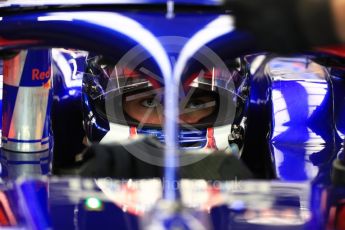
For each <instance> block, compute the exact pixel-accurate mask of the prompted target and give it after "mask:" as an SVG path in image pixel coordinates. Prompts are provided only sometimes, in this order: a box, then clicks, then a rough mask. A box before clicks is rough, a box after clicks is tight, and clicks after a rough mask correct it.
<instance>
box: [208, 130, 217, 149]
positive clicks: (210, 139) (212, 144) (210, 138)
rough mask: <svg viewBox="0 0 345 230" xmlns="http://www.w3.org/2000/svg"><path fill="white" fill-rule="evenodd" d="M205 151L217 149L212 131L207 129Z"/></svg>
mask: <svg viewBox="0 0 345 230" xmlns="http://www.w3.org/2000/svg"><path fill="white" fill-rule="evenodd" d="M206 148H207V149H217V146H216V140H215V139H214V129H213V128H207V145H206Z"/></svg>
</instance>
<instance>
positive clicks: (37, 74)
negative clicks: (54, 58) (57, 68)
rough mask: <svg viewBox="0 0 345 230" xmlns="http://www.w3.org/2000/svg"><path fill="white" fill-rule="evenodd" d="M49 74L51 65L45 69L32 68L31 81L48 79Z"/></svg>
mask: <svg viewBox="0 0 345 230" xmlns="http://www.w3.org/2000/svg"><path fill="white" fill-rule="evenodd" d="M50 75H51V67H49V68H48V70H47V71H41V70H40V69H38V68H35V69H32V74H31V79H32V80H33V81H37V80H44V79H49V78H50Z"/></svg>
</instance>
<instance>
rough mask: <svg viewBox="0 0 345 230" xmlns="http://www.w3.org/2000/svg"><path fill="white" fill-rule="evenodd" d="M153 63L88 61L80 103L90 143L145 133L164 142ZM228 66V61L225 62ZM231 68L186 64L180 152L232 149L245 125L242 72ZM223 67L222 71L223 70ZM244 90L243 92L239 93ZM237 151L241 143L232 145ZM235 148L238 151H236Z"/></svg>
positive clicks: (161, 98)
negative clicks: (239, 129)
mask: <svg viewBox="0 0 345 230" xmlns="http://www.w3.org/2000/svg"><path fill="white" fill-rule="evenodd" d="M153 63H154V61H153V60H150V59H149V60H146V61H145V62H143V63H141V65H138V66H135V67H131V66H126V65H123V64H122V65H121V64H119V63H118V62H117V60H114V59H109V58H106V57H103V56H99V55H90V56H89V57H88V58H87V66H88V67H87V70H86V73H85V74H84V77H83V88H82V100H83V110H84V127H85V131H86V135H87V140H88V142H89V143H93V142H101V143H107V142H118V143H121V144H122V143H125V142H126V141H127V140H131V139H133V138H137V137H140V136H143V135H149V136H154V137H155V138H157V139H158V140H159V142H160V143H162V144H164V132H163V130H164V127H163V123H164V117H165V116H164V87H171V86H166V85H164V80H163V77H162V76H161V74H159V70H158V68H156V67H155V65H154V64H153ZM225 63H227V62H225ZM234 63H237V64H238V63H240V59H236V60H231V66H232V67H229V68H228V67H227V66H229V65H227V64H226V65H222V67H218V66H208V67H205V66H203V65H201V64H200V63H199V62H198V61H194V62H192V61H190V62H189V64H188V66H187V67H186V68H185V71H184V72H183V74H182V76H181V84H180V87H179V94H180V96H179V97H180V98H179V109H180V116H179V121H178V124H179V135H178V137H177V140H178V142H179V146H180V147H181V148H182V149H184V150H193V151H202V152H211V151H214V150H220V151H227V152H229V151H234V148H233V147H231V145H230V144H231V143H230V142H231V141H233V142H234V143H235V142H236V143H237V144H238V142H239V141H238V140H236V138H238V139H240V138H242V136H241V135H239V134H243V133H242V131H243V130H241V131H240V132H237V131H238V130H234V129H233V128H234V125H233V124H235V126H236V127H237V128H238V127H241V126H240V124H241V122H242V123H243V108H244V107H245V97H246V93H247V90H248V87H247V85H246V83H247V81H246V78H245V76H244V75H245V73H244V72H242V70H240V69H239V66H240V65H239V66H237V67H235V66H234ZM224 66H225V68H224ZM243 90H244V91H243ZM236 147H237V153H238V149H239V148H240V144H239V145H237V146H236ZM235 149H236V148H235Z"/></svg>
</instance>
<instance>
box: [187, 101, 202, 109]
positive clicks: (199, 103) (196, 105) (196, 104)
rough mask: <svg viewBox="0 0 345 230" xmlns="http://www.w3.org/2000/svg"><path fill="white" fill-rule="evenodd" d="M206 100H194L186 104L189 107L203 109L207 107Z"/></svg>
mask: <svg viewBox="0 0 345 230" xmlns="http://www.w3.org/2000/svg"><path fill="white" fill-rule="evenodd" d="M205 104H206V102H205V101H202V100H192V101H191V102H189V103H188V104H187V106H186V108H187V109H203V108H205V106H206V105H205Z"/></svg>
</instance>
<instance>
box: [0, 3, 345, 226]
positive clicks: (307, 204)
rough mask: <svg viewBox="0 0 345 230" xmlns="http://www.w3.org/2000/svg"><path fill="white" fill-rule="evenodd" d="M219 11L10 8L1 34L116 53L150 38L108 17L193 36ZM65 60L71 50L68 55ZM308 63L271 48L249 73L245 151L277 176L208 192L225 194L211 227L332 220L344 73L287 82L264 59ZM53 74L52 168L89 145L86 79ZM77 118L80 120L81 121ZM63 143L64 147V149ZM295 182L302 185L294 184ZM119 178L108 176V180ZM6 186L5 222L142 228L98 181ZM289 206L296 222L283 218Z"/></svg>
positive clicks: (255, 167)
mask: <svg viewBox="0 0 345 230" xmlns="http://www.w3.org/2000/svg"><path fill="white" fill-rule="evenodd" d="M159 2H162V1H159ZM178 2H179V1H176V3H178ZM203 2H204V3H205V4H206V5H209V4H211V5H213V4H215V1H203ZM156 3H157V2H156ZM194 3H196V1H193V4H194ZM217 4H218V3H217ZM0 16H1V15H0ZM218 16H219V14H215V13H209V12H207V13H203V14H198V13H176V14H175V15H174V17H173V18H167V17H166V14H165V13H158V12H150V11H147V12H145V13H143V12H141V13H137V12H131V11H123V10H122V11H117V12H116V11H114V10H109V9H107V8H104V9H99V8H98V9H97V10H90V9H87V10H82V8H81V9H80V10H76V9H72V10H61V9H59V10H56V9H55V10H54V11H52V12H49V10H48V9H47V10H40V11H33V12H30V11H24V12H22V13H13V12H12V13H11V12H10V11H8V13H7V14H6V15H3V16H2V20H1V21H0V37H1V38H2V39H4V40H9V41H14V42H12V43H7V44H6V43H5V42H3V43H1V40H0V44H1V46H2V47H3V48H5V49H14V48H17V49H18V48H35V47H71V48H76V49H81V50H88V51H92V52H96V53H102V54H104V55H109V56H111V55H112V54H113V53H114V52H117V53H125V52H126V51H127V50H128V48H129V47H133V46H134V45H136V44H138V43H140V42H145V41H144V40H145V37H144V36H141V37H134V38H133V37H129V36H128V34H126V33H127V32H119V30H116V29H115V28H114V27H113V26H112V22H114V23H115V24H121V23H120V22H117V21H116V20H123V19H126V20H127V19H128V20H130V21H131V22H135V23H137V24H135V25H137V26H138V27H133V28H130V27H127V28H126V30H127V31H131V30H138V29H139V30H142V29H143V30H142V31H149V32H150V33H151V34H152V35H153V36H154V37H161V36H182V37H186V38H190V37H191V36H192V35H193V34H195V33H196V32H198V31H200V30H201V29H202V28H204V26H205V25H207V24H208V23H209V22H211V21H212V20H214V19H216V18H217V17H218ZM101 19H102V20H101ZM133 25H134V24H133ZM71 38H73V39H71ZM117 42H121V44H123V46H122V48H123V50H121V49H119V46H118V44H117ZM207 45H208V46H209V47H211V48H212V49H219V48H220V47H221V48H223V49H220V50H221V51H223V52H224V53H222V52H220V53H219V55H220V56H224V55H225V56H226V57H227V58H234V57H238V56H242V55H246V54H250V53H254V52H256V51H257V50H256V49H255V44H254V41H253V39H252V37H251V36H250V35H248V34H246V33H243V32H240V31H236V30H234V31H232V32H231V33H228V34H225V35H223V36H222V37H221V39H215V40H213V41H212V42H210V43H209V44H207ZM147 47H149V46H147ZM147 47H145V48H147ZM146 51H147V52H152V50H151V51H150V50H146ZM258 56H260V55H252V56H248V57H247V59H246V60H247V61H246V65H247V67H248V68H251V67H252V66H254V63H255V59H256V58H257V57H258ZM69 58H70V57H66V59H67V60H68V59H69ZM308 60H309V57H307V56H306V55H300V56H297V57H295V58H285V59H284V58H283V59H279V58H274V57H269V56H268V55H267V56H265V58H264V59H263V62H262V63H261V64H260V65H259V66H258V68H256V69H255V70H253V71H250V73H249V76H248V77H249V79H250V95H249V102H248V105H247V108H248V115H247V119H248V127H247V132H246V140H245V144H244V149H243V152H242V157H241V158H242V160H243V161H244V162H245V163H246V164H247V166H248V167H249V169H251V171H252V172H253V173H254V175H256V177H257V178H259V179H278V180H280V181H273V182H271V181H266V182H258V181H254V182H250V181H249V182H240V185H238V184H236V186H239V187H236V186H235V187H236V188H237V190H236V189H234V187H231V186H230V187H227V188H226V186H227V185H229V183H231V182H228V184H227V182H224V184H222V185H221V186H220V187H219V186H218V187H217V186H216V188H215V189H213V190H212V189H211V190H212V191H213V192H215V193H217V192H218V193H219V194H223V197H225V198H224V199H223V200H222V202H221V203H216V204H212V205H210V206H209V209H208V211H209V214H210V215H209V218H210V220H209V222H210V224H211V225H212V226H214V228H215V229H243V228H252V229H275V228H276V227H277V226H279V227H280V228H281V229H323V228H325V226H326V225H327V222H328V220H329V215H328V213H329V210H331V209H332V208H334V207H336V208H337V207H338V206H337V205H338V203H339V201H340V200H342V198H343V197H345V196H344V194H345V192H344V191H343V190H342V189H340V188H335V187H331V185H330V168H331V162H332V160H333V159H334V158H336V156H337V153H338V152H339V151H340V148H341V140H342V139H343V138H344V133H345V124H344V122H343V119H341V118H342V117H343V114H344V111H345V110H344V108H345V107H344V106H345V105H344V103H343V98H344V97H345V94H344V90H342V89H343V88H344V86H345V80H344V79H343V78H342V76H343V73H339V72H332V70H331V69H326V70H325V72H324V75H323V76H324V78H318V77H315V76H314V73H309V74H310V75H308V74H300V75H298V76H295V77H293V78H284V79H283V78H281V77H279V74H278V75H277V74H276V73H274V71H271V72H267V66H270V67H272V69H275V70H276V71H279V70H280V71H281V70H284V68H285V70H286V69H289V70H291V69H293V67H294V66H295V67H296V68H304V67H301V63H304V64H305V62H307V61H308ZM78 66H82V64H79V65H78ZM286 66H287V67H286ZM296 71H298V70H296ZM54 77H55V79H57V80H55V82H56V85H54V92H55V101H54V105H53V121H54V123H55V125H56V126H55V127H54V126H53V129H54V133H55V135H56V137H55V146H56V147H55V154H62V155H59V156H54V157H55V162H56V163H57V165H55V167H60V166H66V165H67V166H68V163H66V162H70V161H71V160H72V159H73V158H74V157H75V155H76V154H77V153H78V152H80V151H81V150H82V149H83V145H82V144H81V143H82V138H83V136H84V133H83V130H82V124H81V119H82V117H81V113H78V111H80V109H81V105H80V104H78V103H79V101H80V97H81V96H82V95H81V91H80V88H79V87H81V85H80V86H78V84H76V85H73V86H72V87H70V86H68V85H66V84H65V81H66V79H64V78H65V77H66V76H64V75H63V74H60V75H59V73H58V72H57V74H56V75H55V76H54ZM315 79H316V80H315ZM71 109H74V112H71V114H70V115H68V116H65V117H63V116H62V118H61V117H59V116H60V114H61V113H64V112H65V111H71ZM72 114H73V115H72ZM62 115H64V114H62ZM65 115H66V114H65ZM71 116H73V118H71ZM68 120H69V122H71V123H70V124H71V125H72V124H73V125H75V126H70V125H67V126H69V127H70V131H71V132H69V131H67V132H66V130H63V129H61V127H62V124H64V125H66V123H67V124H69V123H68ZM78 120H79V121H80V123H79V124H76V123H75V122H77V121H78ZM54 123H53V124H54ZM100 135H102V134H100ZM66 141H67V146H68V149H67V148H65V147H66ZM64 145H65V146H64ZM63 164H66V165H63ZM296 181H298V183H294V182H296ZM113 182H114V181H110V182H109V181H108V183H109V186H111V185H113ZM116 183H117V182H116ZM118 183H119V184H118V185H116V186H119V187H116V186H115V187H116V188H118V189H119V190H118V191H120V190H121V189H122V187H121V186H120V185H121V183H122V182H121V181H120V182H118ZM126 183H127V182H126ZM258 185H261V187H260V186H258ZM206 190H207V191H210V189H209V188H203V190H202V191H206ZM2 191H3V192H2V193H3V194H5V196H3V197H6V199H0V201H1V202H2V204H5V203H6V202H5V200H8V201H9V202H10V207H11V208H10V209H1V210H0V211H1V212H2V213H6V215H5V216H7V219H6V218H4V220H7V221H3V222H0V226H17V227H28V228H30V229H46V228H48V227H53V228H55V229H95V228H97V227H99V223H102V228H109V229H113V228H114V227H116V228H118V229H138V228H139V227H140V221H139V220H140V218H139V217H138V214H137V213H135V212H131V211H128V206H121V205H120V204H119V203H117V202H114V201H113V200H111V199H110V198H109V197H105V196H104V195H103V193H102V192H101V191H100V189H99V186H98V185H97V184H96V183H95V181H89V180H81V179H75V178H69V179H61V178H60V179H56V178H50V179H32V180H31V179H30V180H24V181H16V182H13V183H11V182H9V183H7V184H3V188H2ZM156 192H158V193H160V192H161V191H160V190H159V191H156ZM185 193H188V189H187V192H186V191H185V192H184V191H182V194H181V195H182V197H183V196H184V194H185ZM334 194H336V195H334ZM150 195H151V194H149V196H150ZM212 195H214V194H212ZM90 196H95V197H98V198H99V199H101V200H102V201H103V202H104V203H103V206H102V209H101V210H90V209H87V208H86V207H85V203H84V202H85V199H86V198H88V197H90ZM119 196H120V195H119ZM234 198H236V199H234ZM259 201H262V203H260V202H259ZM265 201H267V202H266V203H265ZM114 203H115V204H114ZM323 204H325V205H323ZM3 206H4V205H3ZM255 206H257V208H256V207H255ZM9 210H10V211H9ZM144 213H145V212H144ZM284 213H285V214H286V216H290V217H291V221H290V222H293V223H295V224H293V225H291V224H289V223H287V222H285V223H283V222H282V220H283V219H284V217H285V216H284ZM339 213H341V211H340V212H339ZM10 214H11V215H10ZM11 216H12V217H11ZM13 216H14V217H15V220H16V221H14V222H13ZM11 218H12V219H11ZM265 218H273V219H275V220H278V221H277V222H274V224H275V225H273V224H272V223H267V221H266V222H265ZM333 224H334V223H333ZM333 227H337V226H335V225H333Z"/></svg>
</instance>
